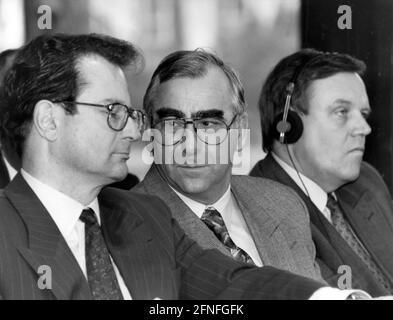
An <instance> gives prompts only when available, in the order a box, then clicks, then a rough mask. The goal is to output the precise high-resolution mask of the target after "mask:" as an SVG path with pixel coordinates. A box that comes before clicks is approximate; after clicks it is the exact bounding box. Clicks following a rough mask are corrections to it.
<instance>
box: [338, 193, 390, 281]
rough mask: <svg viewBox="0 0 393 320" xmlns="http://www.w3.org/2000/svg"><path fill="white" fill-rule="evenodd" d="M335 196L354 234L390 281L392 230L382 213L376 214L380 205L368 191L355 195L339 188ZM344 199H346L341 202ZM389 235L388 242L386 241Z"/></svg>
mask: <svg viewBox="0 0 393 320" xmlns="http://www.w3.org/2000/svg"><path fill="white" fill-rule="evenodd" d="M337 195H338V199H339V202H340V205H341V206H342V208H343V211H344V213H345V215H346V217H347V219H348V221H349V223H350V224H351V226H352V228H353V230H354V231H355V233H356V235H357V236H358V237H359V239H360V241H361V242H362V243H363V245H364V246H365V247H366V249H367V250H368V252H369V253H370V254H371V256H372V257H373V259H374V261H376V263H377V264H378V266H379V267H380V268H381V269H382V270H383V271H384V273H385V274H386V275H387V276H388V278H389V279H390V281H391V282H392V283H393V259H391V257H392V256H393V246H392V245H391V244H392V242H393V237H392V236H391V235H392V234H393V229H392V226H391V224H390V223H389V221H386V220H385V217H384V215H382V214H378V212H379V210H380V209H379V207H378V203H376V201H375V199H374V198H373V197H372V196H371V194H370V192H369V191H368V190H364V191H363V192H362V193H361V194H360V197H359V194H354V193H353V192H351V190H350V189H347V188H345V187H343V188H341V189H340V190H339V191H338V192H337ZM340 199H345V201H340ZM388 238H390V241H389V240H387V239H388Z"/></svg>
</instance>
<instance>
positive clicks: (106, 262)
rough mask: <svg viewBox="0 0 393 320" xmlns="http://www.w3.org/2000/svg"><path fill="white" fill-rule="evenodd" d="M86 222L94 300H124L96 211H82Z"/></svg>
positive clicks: (86, 253)
mask: <svg viewBox="0 0 393 320" xmlns="http://www.w3.org/2000/svg"><path fill="white" fill-rule="evenodd" d="M80 220H81V221H83V222H84V223H85V247H86V252H85V255H86V269H87V279H88V282H89V286H90V290H91V293H92V295H93V299H94V300H123V295H122V293H121V290H120V287H119V283H118V282H117V278H116V274H115V270H114V268H113V264H112V261H111V258H110V255H109V251H108V248H107V247H106V244H105V240H104V237H103V235H102V232H101V227H100V225H99V224H98V221H97V217H96V215H95V213H94V211H93V210H92V209H90V208H88V209H85V210H83V211H82V214H81V216H80Z"/></svg>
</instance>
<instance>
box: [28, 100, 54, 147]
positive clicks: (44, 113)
mask: <svg viewBox="0 0 393 320" xmlns="http://www.w3.org/2000/svg"><path fill="white" fill-rule="evenodd" d="M55 108H56V106H55V104H54V103H53V102H51V101H48V100H40V101H38V102H37V103H36V105H35V108H34V115H33V123H34V127H35V128H36V130H37V132H38V133H39V134H40V136H41V137H43V138H45V139H47V140H49V141H54V140H56V138H57V127H58V126H57V122H56V117H55Z"/></svg>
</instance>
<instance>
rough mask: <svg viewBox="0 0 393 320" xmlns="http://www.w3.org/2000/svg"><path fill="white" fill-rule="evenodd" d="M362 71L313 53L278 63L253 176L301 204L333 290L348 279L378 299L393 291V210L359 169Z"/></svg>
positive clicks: (364, 109)
mask: <svg viewBox="0 0 393 320" xmlns="http://www.w3.org/2000/svg"><path fill="white" fill-rule="evenodd" d="M364 70H365V65H364V64H363V63H362V62H361V61H359V60H357V59H355V58H353V57H350V56H348V55H344V54H338V53H323V52H318V51H315V50H311V49H305V50H301V51H299V52H297V53H295V54H293V55H290V56H288V57H286V58H284V59H283V60H281V61H280V62H279V63H278V64H277V66H276V67H275V68H274V69H273V71H272V72H271V73H270V75H269V76H268V78H267V80H266V82H265V84H264V86H263V88H262V92H261V95H260V100H259V108H260V113H261V125H262V133H263V148H264V150H265V151H266V152H268V154H267V156H266V158H265V159H263V160H261V161H260V162H259V163H257V164H256V166H255V167H254V168H253V170H252V171H251V175H252V176H258V177H265V178H270V179H273V180H276V181H279V182H281V183H283V184H286V185H287V186H290V187H291V188H293V190H295V191H296V192H297V193H298V194H299V195H300V196H301V197H302V199H303V200H304V202H305V203H306V205H307V207H308V210H309V213H310V220H311V231H312V236H313V240H314V243H315V246H316V249H317V261H318V263H319V265H320V267H321V272H322V275H323V277H324V278H325V279H326V280H327V281H328V282H329V283H330V284H331V285H337V284H338V285H340V276H343V275H344V274H346V273H348V275H350V276H351V278H350V279H349V280H352V281H349V283H350V282H352V287H354V288H361V289H364V290H367V291H368V292H370V293H371V294H373V295H381V294H386V293H391V292H392V288H393V247H392V245H391V244H392V243H393V207H392V203H391V196H390V194H389V192H388V190H387V187H386V185H385V184H384V182H383V180H382V178H381V176H380V175H379V174H378V173H377V171H376V170H375V169H374V168H372V167H371V166H370V165H368V164H367V163H364V162H362V157H363V152H364V146H365V138H366V136H367V135H368V134H369V133H370V132H371V129H370V127H369V125H368V123H367V117H368V115H369V113H370V106H369V102H368V97H367V93H366V88H365V85H364V83H363V81H362V79H361V77H360V76H361V75H362V74H363V72H364ZM285 109H286V110H285ZM286 111H287V112H286ZM285 119H287V121H285ZM288 122H289V123H290V125H289V126H288ZM349 283H347V284H349ZM342 284H343V283H342Z"/></svg>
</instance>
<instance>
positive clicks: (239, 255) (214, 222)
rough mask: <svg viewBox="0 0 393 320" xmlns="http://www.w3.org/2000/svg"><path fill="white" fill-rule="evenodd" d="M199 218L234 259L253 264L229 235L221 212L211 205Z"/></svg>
mask: <svg viewBox="0 0 393 320" xmlns="http://www.w3.org/2000/svg"><path fill="white" fill-rule="evenodd" d="M201 219H202V221H203V222H204V223H205V224H206V225H207V227H208V228H209V229H210V230H211V231H213V233H214V234H215V235H216V237H217V238H218V240H220V241H221V242H222V243H223V244H224V245H225V246H226V247H227V249H228V250H229V251H230V252H231V254H232V256H233V257H234V258H235V260H237V261H239V262H245V263H249V264H252V265H254V262H253V261H252V259H251V257H250V256H249V255H248V254H247V252H245V251H244V250H243V249H241V248H239V247H238V246H237V245H236V244H234V242H233V241H232V239H231V237H230V235H229V232H228V229H227V227H226V226H225V223H224V220H223V219H222V217H221V214H220V213H219V212H218V211H217V210H216V209H214V208H213V207H208V208H206V209H205V211H204V212H203V215H202V217H201Z"/></svg>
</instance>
